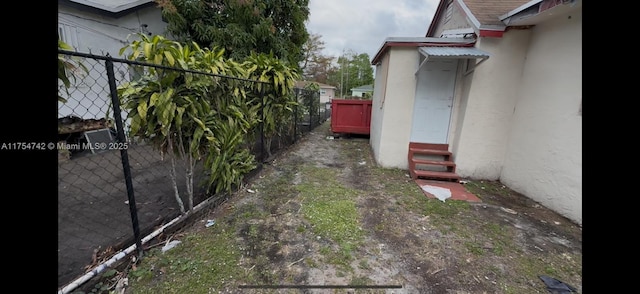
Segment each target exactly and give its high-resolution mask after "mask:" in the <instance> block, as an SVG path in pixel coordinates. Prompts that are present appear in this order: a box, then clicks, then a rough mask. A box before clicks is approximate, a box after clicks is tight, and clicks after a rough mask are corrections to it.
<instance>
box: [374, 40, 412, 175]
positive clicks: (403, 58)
mask: <svg viewBox="0 0 640 294" xmlns="http://www.w3.org/2000/svg"><path fill="white" fill-rule="evenodd" d="M388 52H389V53H388V54H389V55H388V56H387V57H385V58H389V60H390V62H389V63H388V64H389V67H388V75H387V80H386V82H387V84H386V90H385V91H384V92H385V93H384V103H382V101H381V97H380V96H381V95H380V91H377V89H383V88H384V87H382V85H379V84H378V83H379V81H378V74H377V72H378V71H377V70H376V81H375V83H376V84H375V86H374V89H376V90H374V101H373V102H372V107H373V110H372V123H371V124H372V128H371V132H372V134H371V142H372V145H373V147H372V148H373V150H374V156H375V157H376V161H377V163H378V164H379V165H380V166H383V167H388V168H402V169H406V168H408V162H407V152H408V148H409V138H410V135H411V122H412V113H413V101H414V98H415V91H416V77H415V75H414V73H415V72H416V70H417V69H418V54H419V53H418V50H417V49H416V48H415V47H391V48H390V49H389V51H388ZM382 63H383V64H385V62H384V60H383V62H382ZM381 106H382V109H380V107H381ZM383 116H384V121H382V117H383ZM373 133H375V134H373Z"/></svg>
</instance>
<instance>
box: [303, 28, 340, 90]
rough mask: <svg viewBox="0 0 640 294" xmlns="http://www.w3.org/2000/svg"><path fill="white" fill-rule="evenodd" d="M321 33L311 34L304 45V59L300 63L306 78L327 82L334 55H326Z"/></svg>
mask: <svg viewBox="0 0 640 294" xmlns="http://www.w3.org/2000/svg"><path fill="white" fill-rule="evenodd" d="M320 38H322V36H321V35H319V34H311V35H310V36H309V39H308V40H307V42H305V43H304V45H303V46H302V53H303V60H302V63H301V65H300V70H301V72H302V76H303V78H304V79H305V80H308V81H315V82H318V83H323V84H327V83H328V81H327V78H328V74H329V71H330V70H331V69H332V67H333V66H332V62H333V60H334V59H335V57H333V56H326V55H324V54H323V53H322V50H324V48H325V47H324V41H322V40H321V39H320Z"/></svg>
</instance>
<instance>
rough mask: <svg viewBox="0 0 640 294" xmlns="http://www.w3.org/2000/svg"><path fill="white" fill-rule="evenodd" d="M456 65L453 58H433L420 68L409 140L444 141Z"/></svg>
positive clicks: (451, 102) (447, 132)
mask: <svg viewBox="0 0 640 294" xmlns="http://www.w3.org/2000/svg"><path fill="white" fill-rule="evenodd" d="M457 67H458V60H457V59H445V60H442V59H436V60H429V61H427V62H426V64H424V65H422V67H421V68H420V71H419V72H418V80H417V86H416V99H415V102H414V105H413V124H412V127H411V142H418V143H437V144H446V143H447V137H448V134H449V120H450V119H451V109H452V106H453V91H454V87H455V80H456V70H457Z"/></svg>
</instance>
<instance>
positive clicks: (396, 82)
mask: <svg viewBox="0 0 640 294" xmlns="http://www.w3.org/2000/svg"><path fill="white" fill-rule="evenodd" d="M372 64H373V65H375V66H376V77H375V91H374V95H373V102H372V103H373V110H372V121H371V137H370V142H371V146H372V150H373V153H374V156H375V159H376V161H377V162H378V163H379V164H380V165H382V166H385V167H397V168H403V169H409V171H410V173H412V176H415V166H414V162H416V161H415V160H413V159H412V157H411V156H410V155H409V154H410V153H411V152H409V146H410V145H412V146H414V147H415V146H418V147H421V146H428V147H431V148H440V149H443V150H440V151H442V152H449V153H450V154H451V158H450V159H449V161H450V162H448V163H443V164H444V165H446V166H448V167H450V168H451V169H449V170H446V171H443V173H447V172H448V173H454V174H456V175H457V176H459V177H462V178H469V179H486V180H500V181H501V182H502V183H503V184H505V185H507V186H509V187H510V188H512V189H514V190H515V191H517V192H520V193H522V194H523V195H526V196H527V197H529V198H531V199H533V200H535V201H537V202H539V203H541V204H542V205H544V206H546V207H548V208H550V209H552V210H554V211H556V212H558V213H560V214H562V215H564V216H565V217H567V218H569V219H571V220H572V221H574V222H576V223H578V224H582V1H581V0H519V1H513V0H512V1H505V0H441V1H440V3H439V5H438V8H437V11H436V13H435V16H434V18H433V20H432V22H431V24H430V26H429V28H428V31H427V33H426V35H425V37H416V38H387V39H386V40H385V41H384V42H383V44H382V46H381V48H380V49H379V51H378V52H377V54H376V55H375V56H374V57H373V59H372ZM418 149H419V148H418ZM412 152H413V151H412ZM412 169H413V170H412ZM452 177H453V176H452Z"/></svg>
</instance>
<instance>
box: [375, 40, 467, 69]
mask: <svg viewBox="0 0 640 294" xmlns="http://www.w3.org/2000/svg"><path fill="white" fill-rule="evenodd" d="M475 42H476V40H475V39H463V38H423V40H422V41H402V40H401V38H400V39H397V38H387V39H386V40H385V41H384V43H383V44H382V46H381V47H380V49H379V50H378V52H377V53H376V55H375V56H374V57H373V59H371V64H372V65H376V64H378V63H379V62H380V59H382V56H383V55H384V53H385V52H386V51H387V49H388V48H389V47H420V46H452V47H469V46H474V44H475Z"/></svg>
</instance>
